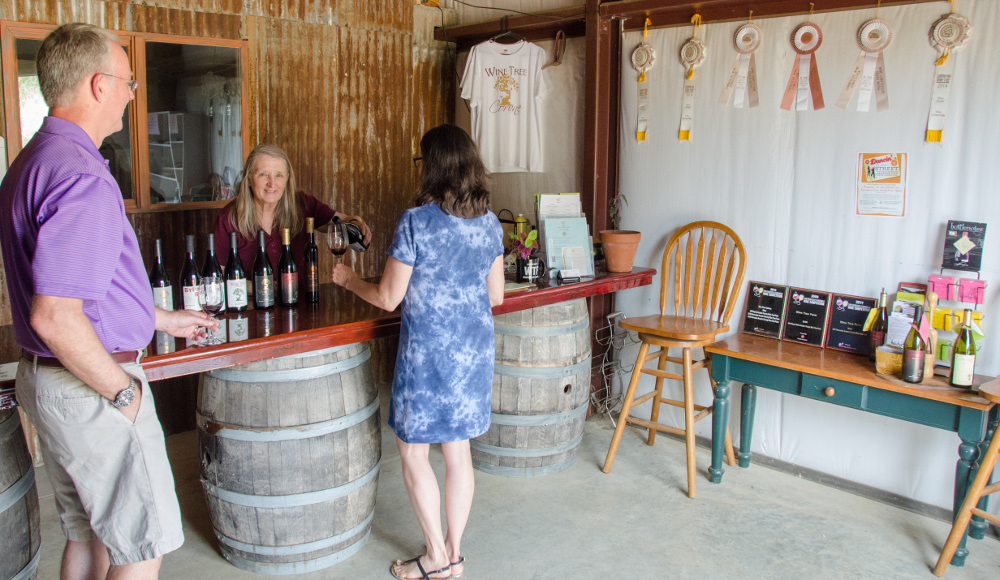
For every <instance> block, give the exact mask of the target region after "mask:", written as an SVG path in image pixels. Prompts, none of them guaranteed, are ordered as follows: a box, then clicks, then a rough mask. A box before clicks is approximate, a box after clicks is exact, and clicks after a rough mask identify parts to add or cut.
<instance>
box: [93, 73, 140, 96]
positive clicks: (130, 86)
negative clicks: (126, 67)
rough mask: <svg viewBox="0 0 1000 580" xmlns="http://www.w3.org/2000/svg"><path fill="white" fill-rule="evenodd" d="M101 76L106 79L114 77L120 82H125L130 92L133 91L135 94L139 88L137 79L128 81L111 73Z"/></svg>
mask: <svg viewBox="0 0 1000 580" xmlns="http://www.w3.org/2000/svg"><path fill="white" fill-rule="evenodd" d="M99 74H102V75H104V76H106V77H114V78H116V79H118V80H121V81H125V86H126V87H128V90H130V91H132V92H133V93H134V92H135V90H136V89H138V88H139V81H137V80H135V79H127V78H125V77H120V76H118V75H113V74H111V73H99Z"/></svg>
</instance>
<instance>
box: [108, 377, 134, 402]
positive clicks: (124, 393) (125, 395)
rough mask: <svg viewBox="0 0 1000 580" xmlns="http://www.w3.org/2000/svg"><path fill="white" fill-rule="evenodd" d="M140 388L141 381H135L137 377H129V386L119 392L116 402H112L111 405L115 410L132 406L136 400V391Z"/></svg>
mask: <svg viewBox="0 0 1000 580" xmlns="http://www.w3.org/2000/svg"><path fill="white" fill-rule="evenodd" d="M138 388H139V381H137V380H135V377H133V376H132V375H129V377H128V386H127V387H125V388H124V389H122V390H121V391H118V394H117V395H115V400H114V401H112V402H111V404H112V405H114V406H115V408H117V409H121V408H123V407H128V406H129V405H131V404H132V401H133V400H134V399H135V391H136V389H138Z"/></svg>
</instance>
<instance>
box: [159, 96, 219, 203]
mask: <svg viewBox="0 0 1000 580" xmlns="http://www.w3.org/2000/svg"><path fill="white" fill-rule="evenodd" d="M151 115H155V117H156V119H155V123H156V131H157V133H156V134H150V136H149V187H150V190H151V194H156V195H158V196H159V197H160V198H162V201H160V200H155V201H154V203H180V202H182V201H188V200H187V199H185V198H184V197H185V194H187V193H188V192H190V191H191V188H192V187H194V186H195V185H199V184H201V183H202V182H203V181H205V179H206V178H207V177H208V158H207V154H206V150H207V148H208V134H207V133H206V122H205V119H204V116H203V115H198V114H193V113H182V112H172V111H161V112H157V113H151Z"/></svg>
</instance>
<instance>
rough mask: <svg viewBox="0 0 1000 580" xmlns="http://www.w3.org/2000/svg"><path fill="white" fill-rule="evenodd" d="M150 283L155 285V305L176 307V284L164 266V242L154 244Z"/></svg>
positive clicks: (164, 307)
mask: <svg viewBox="0 0 1000 580" xmlns="http://www.w3.org/2000/svg"><path fill="white" fill-rule="evenodd" d="M149 285H150V286H152V287H153V306H156V307H157V308H162V309H164V310H173V309H174V286H173V284H171V283H170V276H167V270H166V268H164V267H163V242H162V241H160V240H156V244H155V245H154V246H153V269H152V270H150V272H149Z"/></svg>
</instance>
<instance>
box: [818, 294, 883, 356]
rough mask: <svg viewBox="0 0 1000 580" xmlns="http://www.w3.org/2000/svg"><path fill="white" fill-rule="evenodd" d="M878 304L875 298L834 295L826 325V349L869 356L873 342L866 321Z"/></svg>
mask: <svg viewBox="0 0 1000 580" xmlns="http://www.w3.org/2000/svg"><path fill="white" fill-rule="evenodd" d="M877 304H878V300H876V299H875V298H862V297H860V296H850V295H847V294H834V295H833V297H832V298H831V301H830V317H829V321H828V322H827V325H826V326H827V330H826V340H825V341H824V344H825V345H826V348H832V349H836V350H845V351H847V352H856V353H858V354H868V351H869V348H870V346H871V340H870V337H869V336H868V333H867V332H865V320H867V319H868V312H869V311H870V310H871V309H872V308H875V306H876V305H877Z"/></svg>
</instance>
